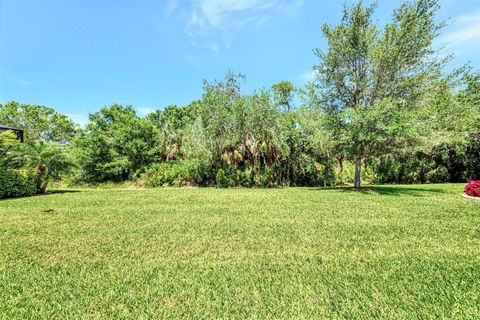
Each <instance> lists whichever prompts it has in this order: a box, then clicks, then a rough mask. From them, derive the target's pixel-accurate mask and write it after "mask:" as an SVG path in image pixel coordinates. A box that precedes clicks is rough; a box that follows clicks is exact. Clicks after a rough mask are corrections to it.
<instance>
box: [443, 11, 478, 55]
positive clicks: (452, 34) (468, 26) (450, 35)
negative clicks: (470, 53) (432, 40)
mask: <svg viewBox="0 0 480 320" xmlns="http://www.w3.org/2000/svg"><path fill="white" fill-rule="evenodd" d="M448 30H449V31H447V32H446V33H445V34H443V35H442V36H440V38H439V39H438V42H439V43H440V44H441V45H442V46H444V47H445V48H446V49H450V48H456V47H457V48H458V47H459V46H460V45H462V44H465V43H466V42H468V45H469V47H470V48H472V47H478V43H480V11H477V12H475V13H472V14H467V15H463V16H459V17H457V18H456V19H454V22H453V24H452V25H451V26H449V28H448ZM475 44H477V45H476V46H474V45H475Z"/></svg>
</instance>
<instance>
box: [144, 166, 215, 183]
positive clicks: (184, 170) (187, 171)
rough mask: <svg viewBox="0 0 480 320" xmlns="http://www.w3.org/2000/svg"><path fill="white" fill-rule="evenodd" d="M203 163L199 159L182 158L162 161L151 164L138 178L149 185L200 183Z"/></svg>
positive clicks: (202, 175)
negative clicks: (180, 159)
mask: <svg viewBox="0 0 480 320" xmlns="http://www.w3.org/2000/svg"><path fill="white" fill-rule="evenodd" d="M205 172H207V170H206V169H205V165H204V163H203V162H201V161H200V160H182V161H175V162H174V161H172V162H162V163H158V164H154V165H152V166H151V167H150V168H148V169H147V170H146V172H145V173H143V174H142V175H141V177H140V180H141V181H142V182H143V183H144V184H145V185H146V186H149V187H160V186H175V187H180V186H186V185H193V186H198V185H201V184H202V182H203V181H204V179H205V177H204V174H205Z"/></svg>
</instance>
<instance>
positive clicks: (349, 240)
mask: <svg viewBox="0 0 480 320" xmlns="http://www.w3.org/2000/svg"><path fill="white" fill-rule="evenodd" d="M462 188H463V186H462V185H455V184H450V185H424V186H375V187H372V190H371V191H361V192H353V191H348V190H339V189H308V188H290V189H228V190H220V189H147V190H125V189H122V190H81V191H79V192H66V191H69V190H63V191H65V192H63V191H62V190H58V192H54V193H53V194H51V195H49V196H42V197H31V198H24V199H11V200H5V201H1V202H0V244H1V250H0V318H8V319H13V318H55V317H56V318H87V319H90V318H102V319H104V318H180V317H181V318H191V319H194V318H238V319H244V318H258V319H268V318H285V319H290V318H312V319H313V318H322V317H323V318H372V317H378V318H408V319H412V318H422V319H425V318H432V319H433V318H463V319H464V318H472V319H474V318H479V317H480V202H478V201H473V200H470V199H465V198H463V197H461V196H460V195H461V191H462ZM49 209H53V211H49ZM46 211H48V212H46Z"/></svg>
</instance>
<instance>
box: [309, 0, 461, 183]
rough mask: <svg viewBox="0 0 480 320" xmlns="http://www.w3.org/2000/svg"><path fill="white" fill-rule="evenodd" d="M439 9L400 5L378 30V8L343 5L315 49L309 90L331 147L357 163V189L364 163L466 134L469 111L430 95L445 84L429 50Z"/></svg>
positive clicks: (428, 4)
mask: <svg viewBox="0 0 480 320" xmlns="http://www.w3.org/2000/svg"><path fill="white" fill-rule="evenodd" d="M438 9H439V6H438V1H437V0H418V1H415V2H405V3H404V4H402V5H401V6H400V7H399V8H398V9H397V10H395V11H394V14H393V17H392V21H391V22H390V23H388V24H387V25H385V27H384V28H383V29H379V28H378V27H377V26H376V25H375V24H374V23H373V14H374V11H375V6H374V5H373V6H363V4H362V2H361V1H360V2H358V3H357V4H355V5H354V6H352V7H348V6H345V9H344V13H343V18H342V20H341V22H340V23H339V24H338V25H336V26H329V25H324V26H323V34H324V36H325V37H326V39H327V42H328V49H327V51H325V52H323V51H321V50H319V49H317V50H316V53H317V55H318V56H319V58H320V64H319V65H318V66H317V67H316V74H317V80H316V82H315V83H314V84H312V85H311V86H310V91H308V93H309V94H310V96H311V99H310V100H311V101H312V104H313V105H316V106H317V108H318V109H319V110H320V112H321V115H322V116H323V117H324V118H326V119H325V120H324V121H323V125H324V126H325V129H326V130H328V131H330V132H335V136H336V137H337V139H336V140H335V142H336V147H335V148H333V149H334V150H336V153H340V154H342V153H343V154H346V155H347V156H348V157H349V158H350V160H353V161H355V163H356V166H357V168H358V170H357V175H356V178H355V185H356V186H357V187H358V186H360V166H361V165H362V163H364V162H365V161H368V160H369V159H372V158H374V157H377V156H380V155H384V154H387V153H390V152H396V151H397V150H398V149H401V148H405V147H406V146H409V145H415V144H418V143H419V141H420V140H421V137H426V136H430V137H432V135H429V133H437V132H442V134H436V135H434V137H435V138H437V140H436V141H435V142H441V141H447V140H446V139H447V137H446V136H447V133H451V132H453V133H455V134H459V135H461V133H462V132H465V130H464V128H463V126H462V125H463V124H465V122H464V121H463V120H464V119H466V118H468V110H466V109H465V108H464V107H462V105H458V106H460V108H456V106H457V104H455V103H453V104H452V103H442V104H441V105H442V107H441V108H440V107H439V108H435V107H434V103H432V102H433V101H436V102H441V101H446V100H445V98H446V96H442V94H443V92H444V91H443V90H442V91H440V90H438V91H432V90H431V89H432V87H433V85H434V84H435V85H437V84H439V83H442V84H446V80H443V79H442V77H441V76H440V75H441V68H442V66H443V65H444V63H445V61H442V60H441V59H439V58H438V57H437V55H436V54H435V51H434V50H433V49H432V42H433V40H434V39H435V37H436V36H437V35H438V32H439V31H440V30H441V28H442V27H443V24H441V23H437V22H436V20H435V14H436V12H437V11H438ZM446 92H447V93H448V90H447V91H446ZM435 93H436V94H437V95H433V96H432V94H435ZM449 97H450V96H449ZM450 102H451V101H450ZM427 105H428V106H429V107H427V108H426V106H427ZM445 123H448V124H449V125H448V126H445V125H444V124H445ZM447 129H451V130H447ZM332 135H333V134H332Z"/></svg>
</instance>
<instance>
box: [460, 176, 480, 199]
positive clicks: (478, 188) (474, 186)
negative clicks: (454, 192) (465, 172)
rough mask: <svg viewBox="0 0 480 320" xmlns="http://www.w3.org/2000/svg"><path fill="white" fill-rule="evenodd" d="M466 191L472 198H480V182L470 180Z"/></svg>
mask: <svg viewBox="0 0 480 320" xmlns="http://www.w3.org/2000/svg"><path fill="white" fill-rule="evenodd" d="M464 191H465V193H466V194H467V195H469V196H470V197H480V180H469V181H468V183H467V185H466V186H465V189H464Z"/></svg>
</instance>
